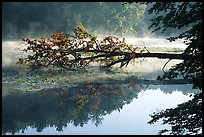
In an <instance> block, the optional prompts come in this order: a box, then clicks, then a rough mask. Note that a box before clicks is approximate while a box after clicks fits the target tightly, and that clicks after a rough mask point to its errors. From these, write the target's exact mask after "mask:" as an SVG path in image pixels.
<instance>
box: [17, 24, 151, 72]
mask: <svg viewBox="0 0 204 137" xmlns="http://www.w3.org/2000/svg"><path fill="white" fill-rule="evenodd" d="M74 32H75V36H71V35H68V34H64V33H53V35H52V36H51V38H41V39H34V40H31V39H23V41H24V42H25V44H27V48H25V49H23V51H24V52H23V53H27V57H26V58H23V57H22V58H19V61H18V62H17V63H18V64H24V65H27V66H30V67H31V68H33V69H36V68H40V67H42V66H45V67H49V66H57V67H61V68H68V69H73V68H84V67H85V66H87V65H88V64H90V63H91V62H98V63H99V64H100V65H101V66H103V67H111V66H113V65H115V64H117V63H121V66H120V67H123V66H125V65H126V66H127V65H128V63H129V62H130V60H132V59H134V58H135V57H136V56H139V55H141V54H142V53H143V52H145V51H148V50H147V49H146V48H141V49H139V48H133V47H132V46H129V45H127V44H126V42H125V38H123V39H122V40H120V39H119V38H118V37H113V36H108V37H105V38H104V39H102V40H98V39H97V37H96V36H92V35H90V34H89V33H88V32H87V30H86V29H85V28H84V27H83V25H82V24H80V25H79V26H78V27H77V28H76V29H74ZM137 53H139V54H137ZM136 54H137V55H136Z"/></svg>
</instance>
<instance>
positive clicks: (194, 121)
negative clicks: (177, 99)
mask: <svg viewBox="0 0 204 137" xmlns="http://www.w3.org/2000/svg"><path fill="white" fill-rule="evenodd" d="M150 116H151V117H152V120H150V121H149V122H148V123H149V124H154V123H155V122H157V121H158V120H159V119H163V124H169V125H171V129H170V130H167V129H163V130H161V131H160V132H159V133H160V134H163V133H165V132H170V134H171V135H202V131H201V130H202V93H198V94H195V95H194V98H193V99H192V100H189V101H188V102H185V103H182V104H179V105H178V106H177V107H176V108H170V109H166V110H165V111H161V112H156V113H155V112H154V113H153V114H152V115H150Z"/></svg>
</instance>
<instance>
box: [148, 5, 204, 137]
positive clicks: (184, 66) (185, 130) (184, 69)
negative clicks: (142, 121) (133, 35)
mask: <svg viewBox="0 0 204 137" xmlns="http://www.w3.org/2000/svg"><path fill="white" fill-rule="evenodd" d="M149 14H155V17H154V18H152V20H151V21H152V24H151V25H150V27H149V28H154V30H153V32H155V31H158V30H162V33H163V32H164V31H166V30H167V29H169V28H174V29H182V28H185V27H189V29H188V30H185V31H181V32H180V34H179V35H178V36H172V37H169V38H168V40H170V41H175V40H177V39H184V43H185V44H186V45H188V47H187V48H186V49H185V50H184V52H183V55H184V56H185V58H184V60H183V62H182V63H179V64H176V65H175V66H173V67H172V68H170V69H169V71H168V72H166V73H165V74H164V75H163V76H162V77H160V76H159V77H158V79H160V80H162V79H165V78H168V79H173V78H176V77H178V76H182V77H183V78H184V79H192V80H193V82H194V83H193V84H194V85H193V88H199V89H200V90H202V2H165V3H163V2H156V3H154V5H153V6H152V8H150V10H149ZM151 117H152V120H150V121H149V122H148V123H149V124H153V123H155V122H157V121H158V120H159V119H163V124H170V125H171V129H170V130H167V129H164V130H161V131H160V134H162V133H165V132H170V134H172V135H202V131H201V130H202V92H201V93H199V94H197V95H195V96H194V98H193V99H192V100H190V101H188V102H186V103H183V104H180V105H178V107H176V108H171V109H166V110H165V111H161V112H157V113H153V115H151Z"/></svg>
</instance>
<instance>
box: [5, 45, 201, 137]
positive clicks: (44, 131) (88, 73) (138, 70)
mask: <svg viewBox="0 0 204 137" xmlns="http://www.w3.org/2000/svg"><path fill="white" fill-rule="evenodd" d="M10 44H11V43H10ZM11 45H13V44H11ZM5 49H6V48H5V46H3V53H2V57H3V59H2V61H3V64H2V67H3V69H2V134H16V135H18V134H23V135H31V134H32V135H51V134H57V135H60V134H66V135H80V134H86V135H92V134H94V135H104V134H105V135H107V134H109V135H110V134H115V135H122V134H125V135H156V134H157V133H158V131H159V130H161V129H164V128H169V125H162V124H161V121H159V122H158V123H156V124H153V125H149V124H147V122H148V121H149V120H150V119H151V117H150V116H149V115H150V114H152V113H153V112H155V111H158V110H162V109H167V108H173V107H176V106H177V105H178V104H180V103H183V102H186V101H188V100H190V99H191V98H192V97H190V94H194V93H197V92H200V91H199V90H196V89H192V85H191V84H183V83H180V84H179V82H175V83H169V84H167V83H165V82H159V81H155V80H156V77H157V75H162V74H163V71H162V67H163V65H164V64H165V63H166V61H167V60H164V59H163V60H160V59H153V58H149V59H138V60H135V62H131V63H130V64H129V66H128V67H127V68H123V69H118V68H114V69H111V70H107V69H106V70H99V69H98V68H97V67H94V66H93V67H90V68H87V69H86V70H79V71H66V72H64V71H60V70H55V71H52V70H49V71H46V70H39V71H35V72H30V71H29V69H27V68H24V67H21V66H17V65H14V62H15V57H16V54H17V52H15V51H14V50H13V49H14V48H13V49H12V48H11V49H8V50H5ZM178 62H180V61H179V60H172V61H170V62H169V63H168V64H167V66H166V68H165V70H167V69H168V68H169V67H170V66H172V65H175V64H176V63H178Z"/></svg>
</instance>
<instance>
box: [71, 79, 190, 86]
mask: <svg viewBox="0 0 204 137" xmlns="http://www.w3.org/2000/svg"><path fill="white" fill-rule="evenodd" d="M131 82H135V83H136V84H145V85H171V84H174V85H175V84H192V80H190V79H172V80H143V79H137V78H126V79H124V80H116V79H106V80H104V81H103V82H83V83H75V84H77V85H87V84H90V85H93V84H94V85H100V84H104V83H105V84H129V83H131Z"/></svg>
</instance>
